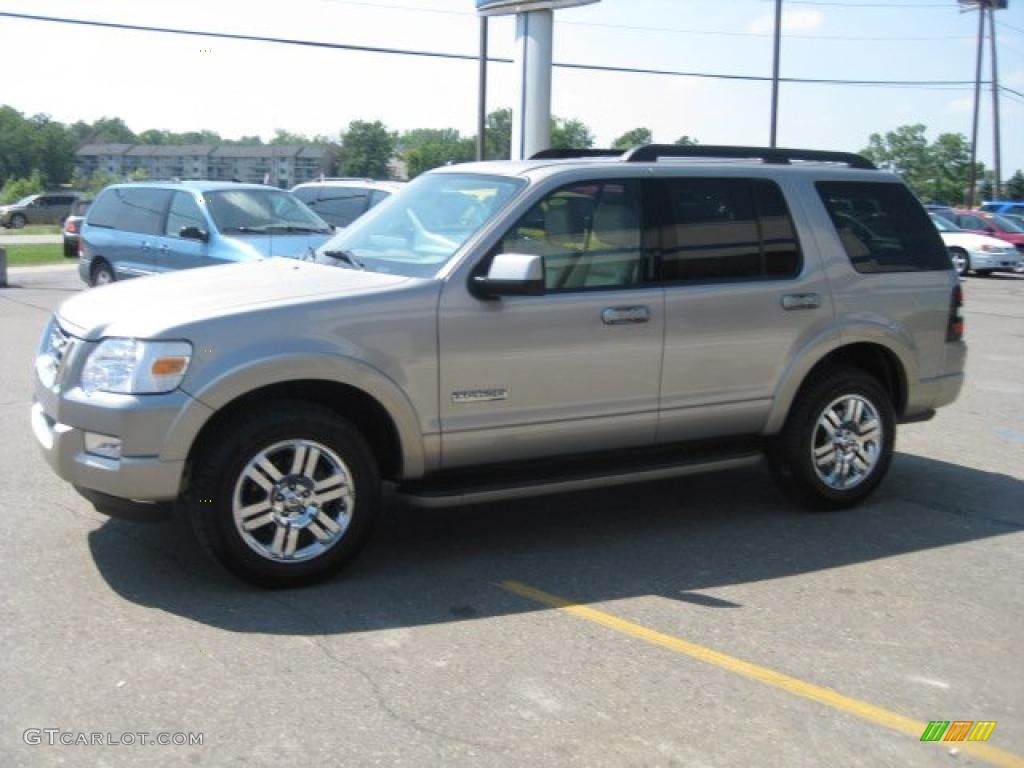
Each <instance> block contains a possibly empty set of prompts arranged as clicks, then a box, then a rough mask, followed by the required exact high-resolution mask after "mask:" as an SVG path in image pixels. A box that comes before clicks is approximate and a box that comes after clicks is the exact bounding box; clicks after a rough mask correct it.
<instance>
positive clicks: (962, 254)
mask: <svg viewBox="0 0 1024 768" xmlns="http://www.w3.org/2000/svg"><path fill="white" fill-rule="evenodd" d="M949 253H950V256H951V257H952V258H953V267H954V268H955V269H956V273H957V274H958V275H960V277H965V276H966V275H967V273H968V272H970V271H971V257H970V256H968V255H967V251H962V250H960V249H959V248H954V249H953V250H951V251H950V252H949Z"/></svg>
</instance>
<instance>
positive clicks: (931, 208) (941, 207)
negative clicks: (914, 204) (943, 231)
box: [924, 203, 953, 218]
mask: <svg viewBox="0 0 1024 768" xmlns="http://www.w3.org/2000/svg"><path fill="white" fill-rule="evenodd" d="M924 209H925V210H926V211H928V213H937V214H939V215H940V216H945V217H947V218H949V217H950V216H952V215H953V207H952V206H951V205H946V204H945V203H925V206H924Z"/></svg>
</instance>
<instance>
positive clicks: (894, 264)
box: [816, 181, 951, 274]
mask: <svg viewBox="0 0 1024 768" xmlns="http://www.w3.org/2000/svg"><path fill="white" fill-rule="evenodd" d="M816 186H817V189H818V194H819V195H820V196H821V199H822V202H824V203H825V208H826V209H827V210H828V213H829V216H830V217H831V218H832V223H833V225H835V228H836V233H837V234H838V235H839V240H840V242H841V243H842V244H843V248H844V249H845V250H846V255H847V256H848V257H849V258H850V263H851V264H852V265H853V268H854V269H855V270H857V271H858V272H861V273H866V274H870V273H875V272H920V271H929V270H945V269H951V264H950V260H949V253H948V251H946V247H945V246H944V245H943V243H942V240H941V238H940V237H939V233H938V230H936V229H935V225H934V224H932V222H931V220H930V219H929V218H928V215H927V214H926V213H925V212H924V209H923V208H922V207H921V205H920V203H918V202H917V201H916V200H915V199H914V197H913V195H912V194H911V193H910V190H908V189H907V188H906V187H904V186H903V185H902V184H891V183H884V182H863V181H819V182H818V183H817V184H816Z"/></svg>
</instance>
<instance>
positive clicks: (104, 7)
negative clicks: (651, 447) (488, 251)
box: [0, 0, 1024, 176]
mask: <svg viewBox="0 0 1024 768" xmlns="http://www.w3.org/2000/svg"><path fill="white" fill-rule="evenodd" d="M1010 6H1011V7H1010V9H1009V10H1006V11H1001V12H999V13H998V14H997V19H998V21H999V22H1000V24H999V26H998V27H997V40H998V42H999V52H998V56H999V69H1000V78H1001V80H1002V82H1003V83H1004V84H1005V85H1007V86H1009V87H1011V88H1014V89H1015V90H1017V91H1019V92H1021V93H1024V0H1011V2H1010ZM785 8H786V19H785V24H784V29H785V31H786V36H785V39H784V43H783V57H782V58H783V64H782V71H783V75H784V76H791V77H812V78H849V79H908V80H970V79H972V78H973V74H974V55H975V48H974V36H975V33H976V24H977V17H976V15H975V14H961V13H960V12H959V11H958V9H957V6H956V3H955V2H954V0H946V2H943V1H942V0H828V1H826V0H821V1H820V2H808V1H804V2H797V0H787V2H786V4H785ZM0 10H3V11H10V12H20V13H33V14H44V15H55V16H71V17H78V18H90V19H102V20H108V21H117V22H123V23H131V24H152V25H159V26H176V27H186V28H192V29H209V30H217V31H227V32H233V33H251V34H257V35H273V36H281V37H295V38H306V39H314V40H323V41H327V42H338V43H352V44H358V45H372V46H393V47H402V48H422V49H428V50H434V51H446V52H459V53H475V51H476V46H477V31H478V26H477V23H478V22H477V20H476V17H475V14H474V12H473V2H472V0H290V1H289V2H288V3H263V2H251V0H214V1H211V0H89V2H82V0H21V1H19V0H0ZM772 11H773V3H772V2H771V1H770V0H717V1H715V2H712V1H709V0H603V1H602V2H600V3H598V4H595V5H591V6H587V7H582V8H576V9H570V10H565V11H561V12H559V13H558V14H557V16H556V27H555V59H556V61H562V62H577V63H596V64H611V65H618V66H628V67H645V68H665V69H675V70H686V71H703V72H717V73H731V74H745V75H768V74H770V71H771V18H772ZM0 29H2V32H0V39H2V40H3V45H2V46H0V67H2V71H3V73H4V76H3V92H2V95H0V101H2V102H4V103H8V104H10V105H12V106H14V107H15V108H17V109H19V110H21V111H23V112H27V113H36V112H45V113H48V114H50V115H52V116H53V117H55V118H57V119H59V120H63V121H73V120H76V119H80V118H81V119H86V120H93V119H95V118H97V117H100V116H103V115H118V116H121V117H123V118H124V119H125V120H126V121H127V122H128V124H129V126H130V127H131V128H133V129H134V130H136V131H141V130H144V129H146V128H152V127H157V128H168V129H171V130H177V131H182V130H189V129H196V128H209V129H212V130H216V131H219V132H220V133H221V134H223V135H225V136H229V137H237V136H240V135H243V134H254V133H257V134H260V135H262V136H264V137H265V138H266V137H269V136H271V135H272V133H273V131H274V129H276V128H284V129H287V130H290V131H297V132H302V133H308V134H314V133H325V134H329V135H336V134H337V132H338V131H339V130H340V129H341V128H343V127H344V126H345V125H346V124H347V123H348V122H349V121H350V120H353V119H371V120H372V119H380V120H383V121H384V122H385V123H387V124H388V125H389V126H391V127H392V128H395V129H399V130H401V129H408V128H414V127H447V126H452V127H455V128H459V129H460V130H463V131H466V132H472V131H473V128H474V124H475V110H476V104H475V99H476V67H475V64H473V63H471V62H457V61H434V60H426V59H413V58H402V57H391V56H384V55H380V54H370V53H356V52H346V51H337V50H314V49H305V48H295V47H288V46H281V45H273V44H267V43H252V42H236V41H222V40H206V39H202V38H192V37H177V36H165V35H158V34H150V33H141V32H126V31H113V30H96V29H89V28H81V27H68V26H64V25H57V24H46V23H40V22H31V21H22V20H12V19H8V18H2V19H0ZM491 39H492V54H493V55H498V56H511V53H512V42H513V25H512V20H511V19H510V18H496V19H493V20H492V22H491ZM200 49H209V52H204V51H201V50H200ZM986 56H987V51H986ZM61 63H64V64H65V65H64V66H61ZM986 77H987V73H986ZM513 87H514V83H513V79H512V72H511V67H510V66H508V65H501V64H495V65H493V66H492V67H491V81H490V98H489V108H491V109H493V108H496V107H499V106H505V105H510V104H511V103H512V94H513ZM971 99H972V91H971V89H970V88H967V89H959V90H957V89H939V88H929V89H925V88H913V89H897V88H879V87H864V86H859V87H858V86H835V85H806V84H788V85H784V86H783V87H782V100H781V110H780V127H779V141H780V144H783V145H787V146H805V147H815V148H826V149H841V150H858V149H861V148H862V147H863V146H865V144H866V143H867V138H868V135H869V134H870V133H871V132H873V131H886V130H889V129H892V128H895V127H896V126H898V125H901V124H905V123H913V122H921V123H924V124H925V125H927V126H928V128H929V134H930V135H931V136H932V137H934V136H935V135H936V134H938V133H940V132H947V131H953V132H962V133H965V134H969V132H970V121H971V103H972V102H971ZM553 109H554V112H555V113H556V114H558V115H560V116H566V117H570V116H571V117H578V118H580V119H582V120H584V121H585V122H586V123H588V124H589V125H590V126H591V127H592V128H593V129H594V131H595V132H596V134H597V137H598V140H599V143H601V144H607V143H610V142H611V140H612V139H614V138H615V137H616V136H618V135H619V134H621V133H623V132H625V131H626V130H628V129H630V128H633V127H636V126H647V127H650V128H652V129H653V130H654V133H655V138H656V139H657V140H662V141H672V140H674V139H676V138H677V137H678V136H679V135H681V134H689V135H691V136H695V137H697V138H698V139H699V140H700V141H702V142H703V143H721V144H728V143H738V144H766V143H767V140H768V114H769V86H768V85H767V84H766V83H743V82H726V81H720V80H704V79H694V78H678V77H665V76H653V75H635V74H614V73H594V72H581V71H566V70H556V73H555V78H554V94H553ZM1001 109H1002V114H1003V120H1002V124H1003V169H1004V176H1009V175H1010V173H1011V172H1012V171H1013V170H1015V169H1017V168H1024V98H1019V97H1018V98H1008V97H1004V98H1003V99H1002V101H1001ZM990 116H991V100H990V96H989V94H988V92H986V93H985V99H984V101H983V112H982V120H981V138H980V141H979V157H980V159H982V160H983V161H984V162H986V164H988V165H991V161H992V143H991V120H990Z"/></svg>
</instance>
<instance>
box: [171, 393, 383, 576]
mask: <svg viewBox="0 0 1024 768" xmlns="http://www.w3.org/2000/svg"><path fill="white" fill-rule="evenodd" d="M217 435H218V438H217V439H216V440H215V441H214V442H212V443H211V444H209V445H208V446H207V447H206V449H204V450H200V452H199V455H197V456H195V457H194V459H193V461H192V464H191V479H190V481H189V488H188V490H187V491H186V493H185V501H186V505H187V507H188V509H189V512H190V515H191V518H192V525H193V528H194V529H195V531H196V534H197V536H198V538H199V540H200V542H201V543H202V544H203V546H204V547H205V548H206V549H207V551H208V552H210V554H212V555H213V556H214V558H216V559H217V560H218V561H219V562H220V563H221V564H222V565H223V566H224V567H225V568H227V569H228V570H229V571H231V572H232V573H233V574H235V575H236V576H238V577H239V578H241V579H243V580H244V581H248V582H250V583H252V584H256V585H258V586H262V587H271V588H279V587H292V586H299V585H301V584H309V583H312V582H315V581H319V580H321V579H323V578H326V577H327V576H330V575H331V574H333V573H336V572H337V571H339V570H340V569H341V568H343V567H344V566H346V565H347V564H348V563H350V562H351V561H352V560H353V559H354V558H355V556H356V555H357V554H358V552H359V550H360V549H361V548H362V546H363V544H364V543H365V541H366V538H367V535H368V534H369V532H370V530H371V528H372V525H373V522H374V521H375V520H376V518H377V517H378V515H379V512H380V506H381V493H380V480H379V477H378V473H377V466H376V462H375V460H374V457H373V453H372V452H371V451H370V448H369V446H368V445H367V442H366V440H365V439H364V438H363V436H362V435H361V434H360V433H359V431H358V430H357V429H356V428H355V427H354V426H352V424H350V423H349V422H348V421H347V420H345V419H343V418H341V417H340V416H338V415H337V414H336V413H334V412H333V411H330V410H328V409H326V408H321V407H319V406H314V405H309V404H307V403H303V402H300V401H274V402H269V403H261V404H260V406H259V413H257V414H252V413H242V414H239V415H238V417H236V418H234V419H231V420H230V421H229V422H228V423H226V424H224V425H222V427H221V428H219V429H218V430H217Z"/></svg>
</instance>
